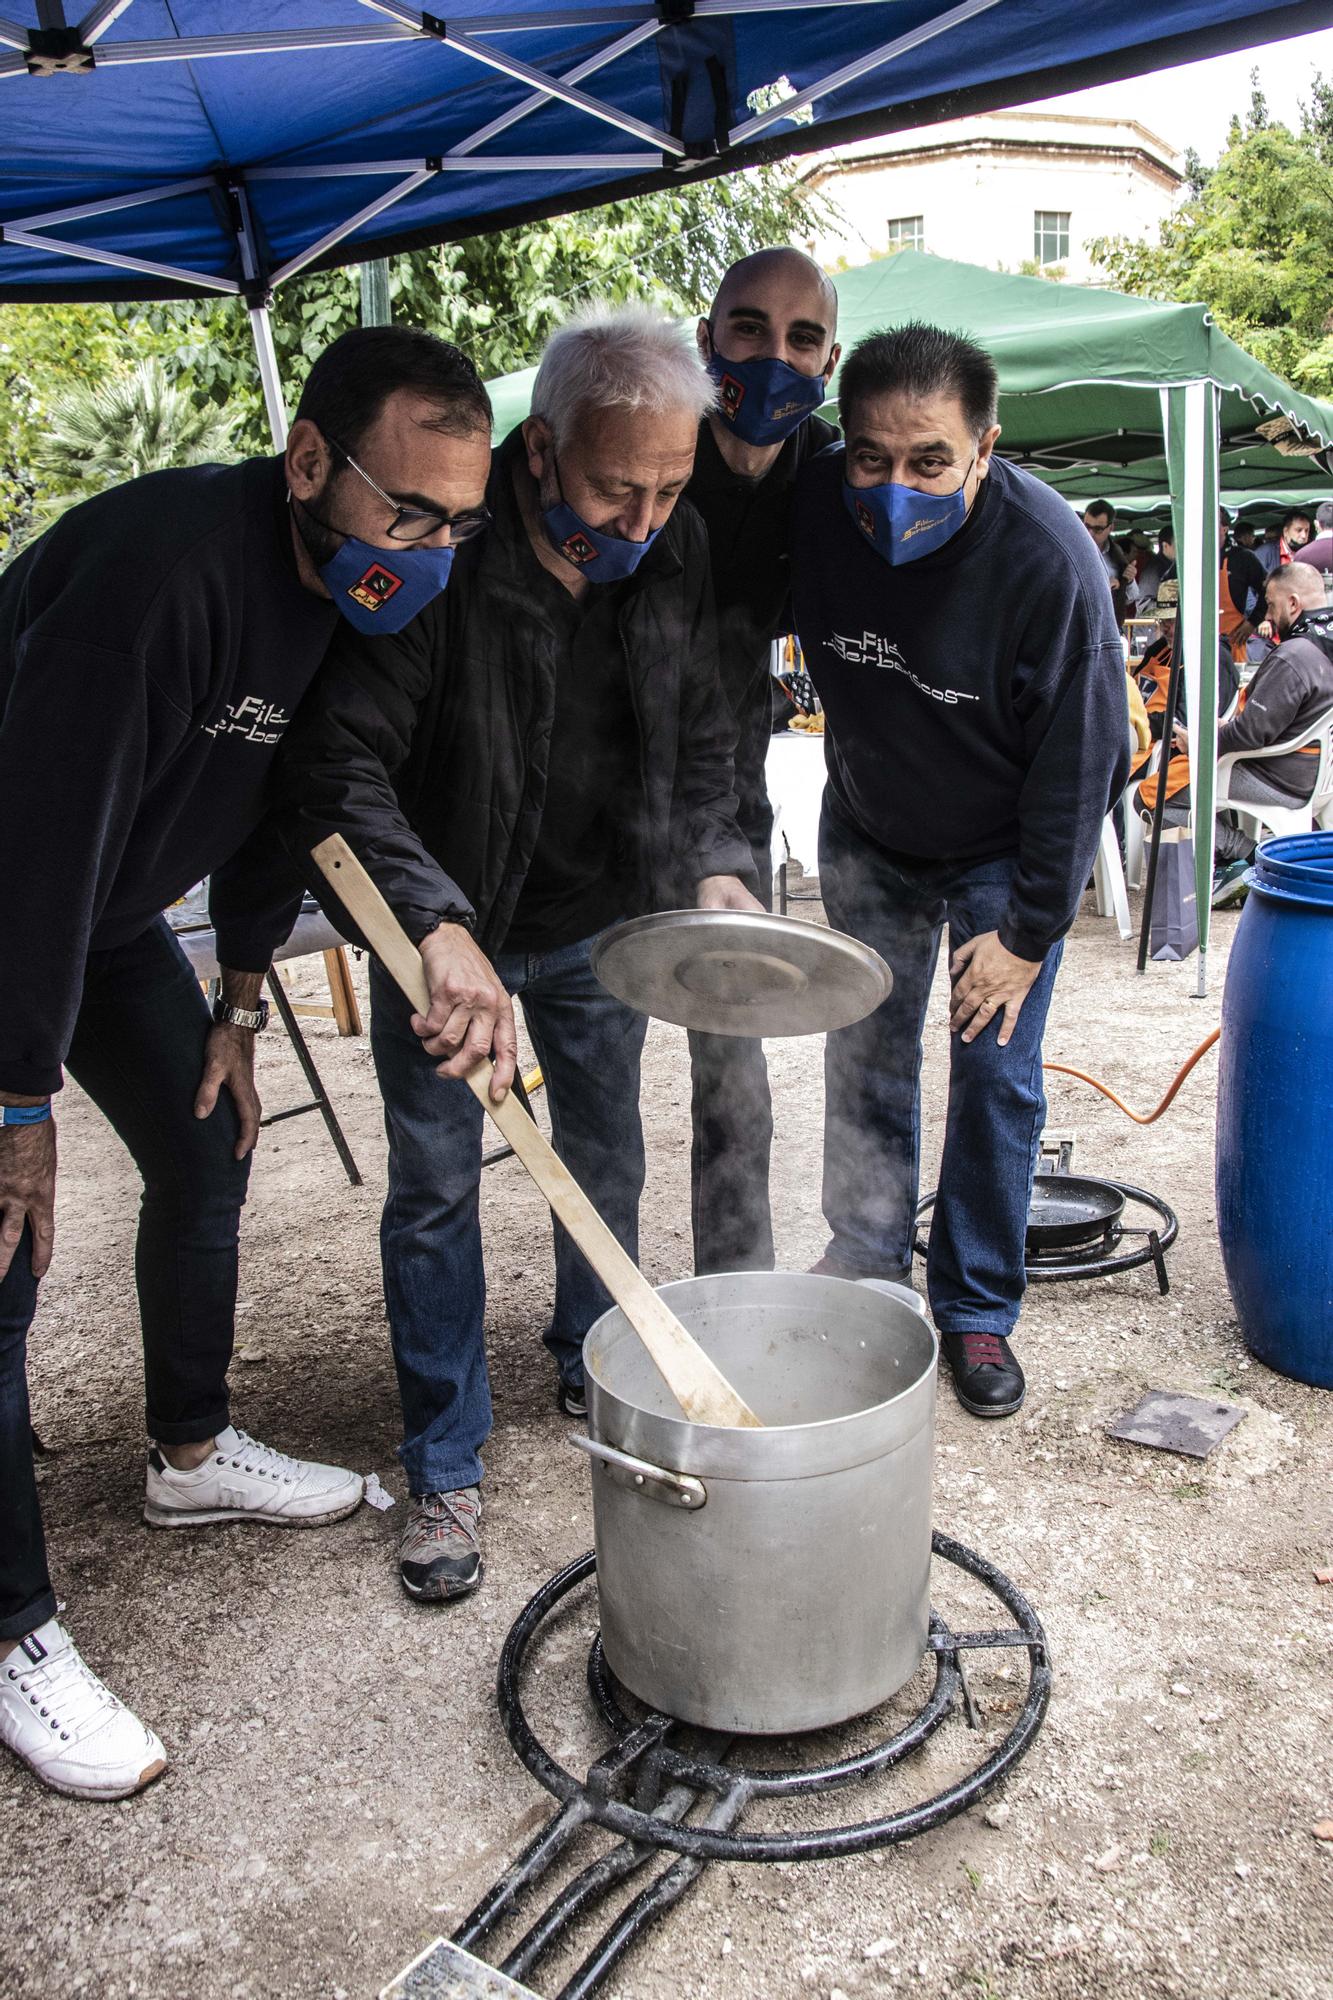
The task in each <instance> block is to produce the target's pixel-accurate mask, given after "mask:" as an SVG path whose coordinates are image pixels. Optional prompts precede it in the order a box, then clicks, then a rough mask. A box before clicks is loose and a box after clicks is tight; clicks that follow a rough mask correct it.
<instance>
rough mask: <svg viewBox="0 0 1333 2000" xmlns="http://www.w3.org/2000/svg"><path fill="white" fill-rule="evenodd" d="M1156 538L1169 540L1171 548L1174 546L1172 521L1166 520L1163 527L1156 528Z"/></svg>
mask: <svg viewBox="0 0 1333 2000" xmlns="http://www.w3.org/2000/svg"><path fill="white" fill-rule="evenodd" d="M1157 539H1158V541H1159V542H1170V544H1171V546H1172V548H1174V547H1175V546H1176V528H1175V523H1174V521H1168V522H1167V524H1166V526H1165V527H1164V528H1159V529H1158V530H1157Z"/></svg>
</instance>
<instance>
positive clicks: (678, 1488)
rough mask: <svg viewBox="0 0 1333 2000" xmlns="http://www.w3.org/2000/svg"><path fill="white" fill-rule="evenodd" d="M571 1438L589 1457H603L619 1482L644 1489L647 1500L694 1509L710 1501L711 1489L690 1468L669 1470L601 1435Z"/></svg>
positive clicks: (603, 1464)
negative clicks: (618, 1446) (597, 1436)
mask: <svg viewBox="0 0 1333 2000" xmlns="http://www.w3.org/2000/svg"><path fill="white" fill-rule="evenodd" d="M569 1442H570V1443H571V1444H572V1445H573V1446H574V1447H575V1448H576V1449H577V1450H578V1451H586V1452H587V1454H588V1456H589V1458H595V1459H599V1460H600V1461H601V1463H602V1466H603V1467H604V1469H605V1471H606V1472H607V1474H608V1475H609V1476H610V1477H611V1478H612V1479H614V1480H615V1483H616V1485H617V1486H625V1487H628V1488H629V1490H630V1491H631V1492H637V1493H642V1494H643V1496H644V1498H645V1500H658V1501H660V1502H661V1503H662V1505H663V1506H666V1507H688V1508H689V1509H690V1511H691V1513H694V1514H697V1513H698V1511H699V1509H700V1508H701V1507H703V1506H706V1505H707V1502H708V1489H707V1488H706V1487H705V1485H704V1483H703V1481H702V1480H701V1479H694V1478H692V1477H691V1475H690V1474H689V1473H688V1472H668V1471H667V1469H666V1467H665V1466H663V1465H651V1464H650V1463H649V1461H648V1460H647V1459H646V1458H631V1457H630V1455H629V1453H628V1452H627V1451H617V1450H616V1449H615V1447H614V1445H609V1444H602V1443H601V1441H600V1440H599V1439H598V1438H590V1437H581V1436H576V1437H572V1438H571V1439H570V1440H569Z"/></svg>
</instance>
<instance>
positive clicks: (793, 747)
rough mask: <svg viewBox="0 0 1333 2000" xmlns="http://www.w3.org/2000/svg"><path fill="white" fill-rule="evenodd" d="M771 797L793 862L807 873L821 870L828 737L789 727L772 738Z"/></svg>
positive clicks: (768, 769) (768, 767)
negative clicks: (797, 863)
mask: <svg viewBox="0 0 1333 2000" xmlns="http://www.w3.org/2000/svg"><path fill="white" fill-rule="evenodd" d="M764 775H765V777H766V778H767V780H768V796H769V798H770V799H771V800H772V802H773V806H774V809H775V811H776V812H778V813H780V814H781V821H780V824H781V827H782V831H783V833H784V834H785V836H786V840H787V845H788V847H789V848H790V850H791V858H792V860H793V861H799V862H800V864H801V866H802V867H803V868H804V870H805V872H806V874H807V875H815V874H817V873H818V871H819V806H820V801H821V800H822V798H823V796H824V739H823V737H822V736H807V735H806V734H805V732H804V731H803V730H799V729H787V730H784V731H783V732H782V734H781V735H780V736H774V737H772V738H770V740H769V745H768V757H767V759H766V760H765V764H764Z"/></svg>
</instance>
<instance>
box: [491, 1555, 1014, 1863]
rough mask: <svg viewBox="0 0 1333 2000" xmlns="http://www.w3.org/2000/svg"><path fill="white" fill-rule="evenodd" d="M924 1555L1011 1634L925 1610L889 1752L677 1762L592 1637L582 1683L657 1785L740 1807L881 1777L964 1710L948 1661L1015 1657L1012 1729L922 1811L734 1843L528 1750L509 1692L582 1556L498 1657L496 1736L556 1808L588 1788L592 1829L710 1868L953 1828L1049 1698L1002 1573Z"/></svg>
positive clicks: (956, 1667)
mask: <svg viewBox="0 0 1333 2000" xmlns="http://www.w3.org/2000/svg"><path fill="white" fill-rule="evenodd" d="M932 1550H933V1553H934V1554H935V1556H936V1557H937V1558H939V1559H941V1560H943V1561H944V1562H948V1563H952V1564H954V1566H955V1567H956V1568H958V1569H961V1570H964V1571H965V1572H966V1573H967V1574H968V1575H969V1576H973V1577H975V1578H976V1579H977V1581H978V1582H980V1583H982V1584H984V1585H985V1587H986V1588H987V1589H988V1590H989V1591H990V1592H991V1594H992V1595H993V1596H994V1597H997V1598H998V1599H999V1600H1000V1602H1001V1604H1003V1605H1004V1606H1005V1608H1006V1610H1008V1611H1010V1612H1012V1614H1013V1616H1014V1619H1015V1621H1016V1622H1015V1626H1014V1627H1012V1628H1008V1629H1005V1630H1001V1631H988V1632H952V1631H951V1630H950V1629H949V1627H948V1625H947V1624H945V1622H944V1620H943V1619H942V1618H941V1617H940V1616H939V1614H938V1613H937V1612H932V1614H931V1623H930V1637H929V1640H928V1641H927V1645H928V1648H929V1650H930V1651H931V1652H933V1653H934V1654H935V1662H936V1664H935V1684H934V1687H933V1688H932V1690H931V1693H930V1695H929V1697H928V1698H927V1700H926V1702H925V1705H924V1706H923V1707H922V1708H921V1709H920V1710H918V1712H917V1714H916V1715H915V1716H913V1717H912V1719H911V1721H910V1722H908V1723H907V1724H906V1725H905V1727H904V1728H903V1729H901V1730H900V1731H899V1732H898V1733H897V1735H895V1736H893V1737H891V1738H890V1740H889V1741H888V1742H887V1743H882V1744H879V1745H877V1746H876V1747H875V1748H873V1749H871V1750H867V1751H864V1752H861V1753H860V1754H858V1755H856V1756H853V1757H848V1758H845V1759H842V1760H840V1761H839V1762H836V1763H833V1764H828V1765H823V1766H820V1767H818V1768H816V1769H811V1770H803V1771H783V1770H765V1769H752V1768H750V1767H748V1766H746V1765H737V1764H730V1763H727V1764H723V1763H716V1762H710V1761H708V1760H706V1759H700V1758H697V1757H691V1756H686V1755H685V1754H683V1753H682V1752H680V1751H678V1750H675V1749H672V1748H671V1747H670V1746H669V1745H668V1744H667V1743H666V1742H665V1741H664V1740H663V1739H665V1737H666V1736H667V1734H668V1732H669V1731H670V1730H672V1729H675V1728H677V1727H678V1726H679V1725H678V1724H677V1723H675V1722H674V1721H673V1720H672V1719H671V1718H670V1717H669V1716H663V1715H656V1714H649V1715H648V1716H647V1717H646V1718H645V1719H644V1721H643V1722H641V1723H635V1722H634V1720H633V1719H632V1717H631V1716H629V1715H628V1714H627V1713H626V1712H625V1710H624V1709H623V1708H622V1706H621V1704H620V1701H619V1698H618V1695H617V1692H616V1684H615V1681H614V1680H613V1678H612V1676H611V1673H610V1670H609V1669H608V1667H607V1665H606V1661H605V1658H604V1657H603V1654H602V1643H601V1637H600V1634H599V1635H598V1637H597V1638H596V1639H594V1641H593V1644H592V1650H591V1653H590V1654H589V1658H588V1685H589V1688H590V1689H591V1692H592V1696H593V1699H594V1701H595V1702H596V1703H597V1706H598V1708H599V1709H600V1710H601V1712H602V1714H603V1716H604V1717H605V1718H606V1720H607V1722H609V1723H610V1725H611V1727H612V1728H613V1729H614V1730H615V1731H616V1732H617V1735H618V1737H619V1742H620V1745H621V1746H622V1747H623V1746H628V1745H629V1744H631V1743H634V1744H635V1745H636V1749H637V1751H638V1754H642V1751H643V1749H644V1748H645V1747H647V1745H649V1744H651V1745H652V1746H654V1747H653V1752H652V1754H653V1761H654V1763H655V1765H656V1767H657V1769H658V1770H659V1771H660V1772H661V1773H662V1774H663V1775H664V1776H666V1777H668V1778H671V1779H675V1780H677V1781H680V1782H683V1783H685V1784H688V1785H692V1786H694V1787H695V1788H696V1789H697V1788H700V1787H702V1788H704V1789H706V1790H708V1791H711V1792H714V1793H717V1794H719V1795H721V1794H723V1793H730V1792H734V1791H735V1790H736V1789H737V1788H740V1789H742V1790H743V1791H744V1793H745V1795H746V1798H745V1802H746V1803H748V1801H749V1800H750V1799H753V1798H758V1797H760V1796H765V1797H778V1796H790V1795H791V1794H793V1793H800V1792H815V1791H824V1790H827V1789H828V1788H830V1787H832V1786H836V1785H842V1784H847V1783H849V1782H850V1781H851V1780H852V1779H856V1778H868V1777H871V1776H872V1775H874V1774H875V1773H876V1772H879V1771H886V1770H889V1769H891V1768H892V1767H893V1766H894V1765H895V1764H898V1763H901V1762H902V1760H903V1758H904V1757H907V1756H909V1755H910V1754H911V1753H912V1752H913V1751H914V1750H917V1749H919V1748H920V1747H921V1745H922V1744H923V1743H924V1742H925V1741H926V1738H927V1737H928V1736H931V1735H933V1733H934V1732H935V1730H936V1729H938V1727H939V1725H940V1724H941V1723H942V1722H943V1721H944V1720H945V1718H946V1716H947V1715H948V1714H949V1713H950V1711H951V1710H952V1709H953V1707H954V1705H955V1703H956V1702H957V1700H958V1698H959V1696H960V1694H961V1695H962V1696H963V1698H964V1701H965V1703H966V1704H967V1706H968V1707H969V1708H970V1706H971V1703H970V1696H969V1695H968V1693H967V1689H966V1683H965V1680H964V1678H963V1670H962V1666H961V1663H960V1661H959V1658H958V1655H959V1653H960V1652H963V1651H966V1650H968V1649H970V1648H975V1647H995V1646H1005V1647H1008V1646H1013V1647H1019V1646H1021V1647H1025V1648H1026V1649H1027V1653H1028V1687H1027V1695H1026V1699H1025V1700H1024V1702H1023V1705H1022V1709H1021V1711H1020V1713H1019V1716H1018V1719H1017V1721H1016V1722H1015V1723H1014V1726H1013V1728H1012V1729H1011V1730H1010V1731H1009V1734H1008V1735H1007V1736H1006V1737H1005V1738H1004V1740H1003V1742H1002V1743H1000V1744H998V1745H997V1746H996V1748H995V1749H994V1750H993V1751H992V1752H991V1754H990V1755H989V1756H988V1757H987V1758H986V1759H985V1760H984V1761H983V1762H982V1763H981V1764H979V1765H978V1766H977V1767H976V1769H975V1770H973V1771H971V1772H970V1773H969V1774H968V1775H967V1777H966V1778H962V1779H959V1780H958V1782H957V1783H956V1784H954V1785H951V1786H949V1787H947V1788H946V1790H944V1791H942V1792H939V1793H937V1794H936V1795H935V1797H934V1798H931V1799H928V1800H926V1801H925V1802H924V1804H922V1805H919V1806H912V1807H909V1808H907V1809H905V1810H904V1811H902V1812H896V1813H890V1814H888V1815H887V1816H886V1817H884V1818H882V1819H876V1820H867V1821H865V1822H863V1823H861V1824H858V1825H854V1826H839V1827H830V1828H827V1829H825V1830H823V1831H821V1832H817V1833H798V1834H773V1833H754V1834H733V1833H727V1832H721V1831H716V1830H712V1829H707V1828H702V1827H696V1826H676V1825H671V1824H669V1823H664V1822H663V1821H662V1820H661V1819H660V1818H658V1817H657V1816H656V1815H655V1814H653V1813H648V1812H643V1811H640V1810H639V1809H638V1808H637V1807H634V1806H628V1805H625V1804H622V1803H621V1802H620V1801H618V1800H616V1799H613V1798H611V1797H609V1796H607V1795H606V1794H605V1793H604V1792H600V1791H599V1789H598V1788H596V1787H590V1786H589V1785H588V1782H587V1781H586V1780H584V1779H581V1778H577V1777H575V1775H574V1774H573V1772H572V1771H567V1770H566V1769H565V1768H564V1766H563V1765H561V1764H559V1763H557V1762H556V1760H555V1758H554V1757H553V1756H552V1755H551V1754H550V1752H549V1751H548V1750H547V1749H546V1748H545V1747H544V1745H543V1744H542V1743H541V1742H540V1741H539V1740H538V1738H537V1736H536V1733H535V1732H534V1730H533V1728H532V1726H531V1724H530V1723H529V1722H528V1719H527V1716H526V1714H525V1713H524V1710H523V1704H522V1701H521V1699H520V1696H519V1692H518V1683H519V1677H520V1674H521V1672H522V1667H523V1660H524V1656H525V1655H526V1653H527V1650H528V1647H529V1646H530V1644H531V1642H532V1639H533V1637H534V1636H535V1634H536V1632H537V1629H538V1627H539V1626H540V1625H541V1624H542V1622H543V1620H544V1619H546V1618H547V1617H548V1616H549V1614H550V1613H551V1612H552V1611H553V1610H554V1609H555V1607H556V1605H557V1604H558V1603H559V1602H560V1600H561V1599H562V1598H564V1597H566V1596H567V1595H568V1594H569V1592H570V1591H571V1590H574V1589H575V1588H576V1587H577V1586H578V1585H579V1584H580V1583H582V1582H583V1581H584V1580H585V1578H587V1577H590V1576H591V1575H592V1574H593V1571H594V1569H595V1568H596V1558H595V1556H593V1555H592V1554H591V1553H589V1554H588V1555H586V1556H580V1557H579V1558H578V1560H577V1561H576V1562H572V1563H570V1564H569V1565H568V1566H567V1567H566V1568H565V1569H563V1570H561V1571H560V1572H559V1574H558V1575H556V1576H553V1577H551V1578H550V1580H549V1581H548V1582H547V1583H545V1584H543V1586H542V1588H541V1589H540V1590H539V1591H538V1592H537V1594H536V1596H535V1597H534V1598H532V1599H531V1601H530V1602H529V1604H528V1605H527V1606H526V1608H525V1609H524V1610H523V1611H522V1612H520V1614H519V1616H518V1618H517V1620H516V1621H515V1623H514V1626H513V1629H512V1630H511V1631H510V1634H509V1637H508V1639H507V1640H506V1641H505V1647H504V1652H503V1653H502V1654H501V1656H500V1671H499V1681H498V1689H497V1697H498V1701H499V1707H500V1719H501V1721H502V1722H503V1724H504V1728H505V1734H506V1735H507V1736H508V1738H509V1741H510V1743H511V1745H512V1746H513V1749H514V1753H515V1755H516V1756H517V1757H518V1758H519V1760H520V1762H522V1763H523V1764H525V1765H526V1766H527V1768H528V1770H529V1771H531V1773H532V1775H533V1777H534V1778H536V1780H537V1782H538V1784H540V1785H542V1786H544V1787H545V1789H546V1790H547V1791H548V1792H551V1793H552V1794H553V1795H554V1796H555V1797H556V1798H557V1799H560V1800H561V1801H562V1802H564V1803H568V1801H569V1800H571V1799H573V1798H576V1797H580V1796H582V1795H584V1794H586V1793H588V1792H589V1790H591V1791H592V1798H591V1814H590V1816H591V1818H593V1819H594V1820H596V1822H597V1824H598V1825H599V1826H604V1827H606V1828H607V1829H608V1831H610V1832H611V1833H618V1834H620V1835H622V1836H623V1837H624V1838H626V1839H630V1840H635V1841H648V1842H650V1843H651V1844H652V1845H653V1846H655V1847H668V1848H672V1849H674V1850H675V1852H676V1853H678V1854H693V1855H697V1856H698V1857H699V1858H700V1859H703V1860H709V1861H816V1860H825V1859H827V1858H828V1857H830V1856H832V1855H839V1854H859V1853H863V1852H865V1851H866V1850H867V1849H869V1848H874V1847H885V1846H888V1845H890V1844H891V1843H893V1842H895V1841H900V1840H909V1839H911V1838H912V1837H913V1835H915V1834H918V1833H924V1832H926V1831H927V1829H928V1828H930V1827H933V1826H939V1825H941V1824H942V1823H943V1821H945V1820H946V1819H952V1818H953V1817H954V1816H955V1814H957V1813H960V1812H964V1811H965V1810H966V1809H967V1807H968V1806H970V1805H974V1804H975V1803H976V1801H977V1800H978V1799H980V1798H982V1797H984V1796H985V1794H986V1793H987V1792H989V1791H990V1790H991V1788H992V1787H993V1786H994V1785H995V1784H996V1783H997V1782H998V1780H999V1778H1000V1777H1001V1775H1002V1774H1003V1773H1004V1772H1005V1771H1006V1770H1007V1769H1008V1768H1009V1766H1010V1765H1011V1764H1013V1763H1016V1762H1017V1761H1018V1759H1019V1758H1020V1757H1021V1756H1022V1755H1023V1753H1024V1751H1025V1750H1026V1749H1027V1748H1028V1746H1029V1744H1030V1743H1031V1742H1032V1739H1033V1737H1034V1736H1035V1735H1036V1733H1037V1731H1038V1729H1039V1728H1040V1727H1041V1723H1042V1719H1043V1717H1044V1715H1045V1713H1046V1706H1047V1703H1048V1702H1049V1700H1050V1687H1051V1674H1050V1666H1049V1664H1048V1662H1047V1658H1046V1635H1045V1633H1044V1632H1043V1631H1042V1628H1041V1625H1040V1623H1039V1622H1038V1619H1037V1615H1036V1613H1035V1612H1034V1611H1033V1609H1032V1607H1031V1605H1030V1604H1029V1603H1028V1601H1027V1599H1026V1598H1025V1597H1024V1596H1023V1594H1022V1592H1021V1591H1020V1590H1019V1589H1018V1587H1017V1585H1016V1584H1013V1583H1011V1582H1010V1581H1009V1579H1008V1577H1006V1576H1003V1575H1001V1573H1000V1571H999V1570H997V1569H996V1568H995V1567H994V1565H993V1564H992V1563H989V1562H987V1561H986V1559H985V1557H984V1556H979V1555H977V1554H976V1553H975V1552H974V1551H973V1550H971V1549H967V1548H964V1547H963V1545H962V1544H961V1543H960V1542H955V1541H952V1540H951V1539H950V1538H949V1537H948V1536H947V1535H941V1534H936V1535H934V1536H933V1537H932Z"/></svg>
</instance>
